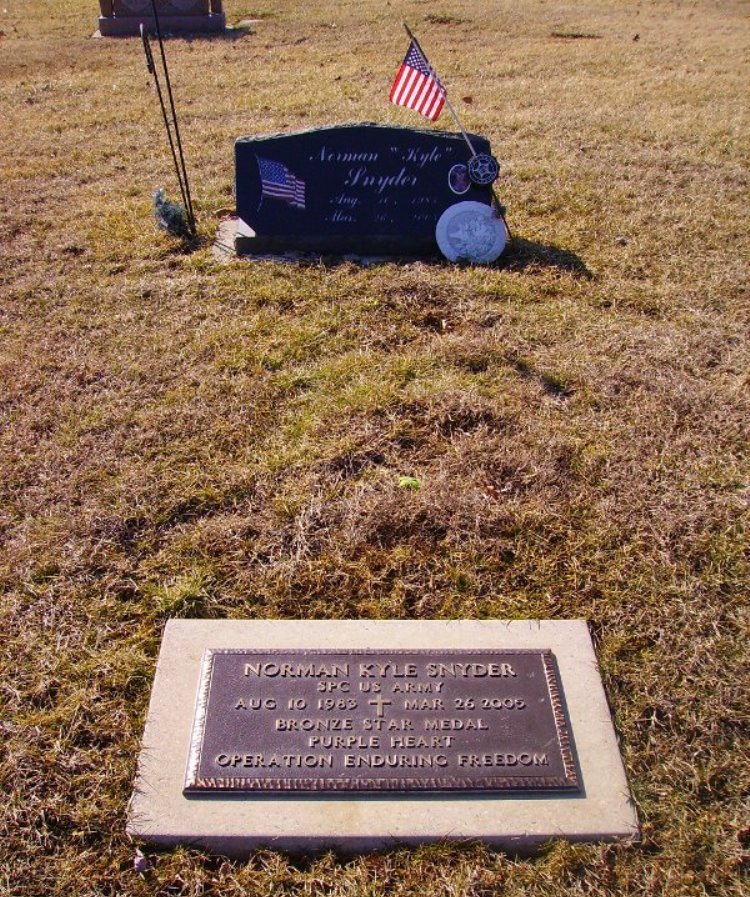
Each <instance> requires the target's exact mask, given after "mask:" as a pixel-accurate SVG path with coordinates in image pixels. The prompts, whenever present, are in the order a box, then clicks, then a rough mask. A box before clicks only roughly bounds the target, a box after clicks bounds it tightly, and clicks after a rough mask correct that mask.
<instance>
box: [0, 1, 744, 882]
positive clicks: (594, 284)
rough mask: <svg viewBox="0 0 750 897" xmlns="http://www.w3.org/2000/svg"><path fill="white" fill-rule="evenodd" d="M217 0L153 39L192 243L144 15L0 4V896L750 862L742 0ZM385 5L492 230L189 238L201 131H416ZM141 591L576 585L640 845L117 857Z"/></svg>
mask: <svg viewBox="0 0 750 897" xmlns="http://www.w3.org/2000/svg"><path fill="white" fill-rule="evenodd" d="M225 8H226V12H227V17H228V20H229V21H230V22H236V21H238V20H240V19H243V18H254V19H258V20H259V21H258V22H257V24H255V25H253V26H252V31H251V32H247V33H244V34H240V35H239V36H236V37H234V38H232V39H229V38H227V39H213V40H206V39H203V40H201V39H193V40H185V39H179V40H171V41H169V43H168V54H169V59H170V65H171V72H172V78H173V83H174V88H175V95H176V101H177V104H178V109H179V110H180V112H181V113H182V117H181V122H182V127H183V138H184V143H185V152H186V157H187V160H188V165H189V168H190V172H191V175H192V179H193V192H194V199H195V204H196V212H197V217H198V224H199V231H200V241H199V243H200V245H198V246H197V247H192V248H190V249H188V248H186V247H184V246H182V245H181V244H180V243H179V242H178V241H176V240H174V239H172V238H170V237H169V236H167V235H165V234H163V233H161V232H158V231H157V230H156V229H155V227H154V225H153V221H152V218H151V193H152V191H153V190H154V189H155V188H156V187H157V186H159V185H164V186H166V187H167V190H168V192H169V193H170V194H171V195H172V197H173V198H174V197H176V196H177V189H176V184H175V179H174V174H173V171H172V170H171V161H170V159H169V156H168V153H167V150H166V141H165V137H164V133H163V130H162V124H161V120H160V117H159V112H158V106H157V104H156V100H155V95H154V93H153V88H152V86H151V84H150V82H149V77H148V74H147V72H146V68H145V64H144V59H143V54H142V50H141V46H140V41H139V39H136V38H133V39H121V40H92V39H90V35H91V34H92V32H93V31H94V29H95V27H96V16H97V13H98V10H97V3H96V0H3V3H2V6H1V7H0V619H1V621H2V623H1V625H2V639H1V640H0V663H1V664H2V678H1V679H0V683H1V688H0V726H1V727H2V751H1V752H0V783H1V787H2V794H3V799H2V805H1V807H0V893H2V894H4V895H5V894H7V895H13V897H47V895H60V897H62V895H65V897H89V895H112V897H114V895H118V897H119V895H128V897H135V895H144V897H145V895H164V897H167V895H195V897H198V895H222V897H232V895H240V894H242V895H258V897H260V895H271V894H273V895H309V897H318V895H321V897H322V895H327V897H334V895H350V897H354V895H357V897H360V895H361V897H365V895H368V897H381V895H382V897H385V895H399V897H402V895H403V897H405V895H425V894H428V895H430V897H433V895H446V897H448V895H451V897H453V895H455V897H491V895H498V897H499V895H514V897H515V895H519V897H520V895H524V897H526V895H539V897H542V895H544V897H552V895H559V894H581V895H584V894H589V895H604V894H610V895H621V894H627V895H644V894H646V895H665V897H666V895H669V897H682V895H716V897H719V895H721V897H730V895H735V897H737V895H740V894H741V893H747V891H743V888H744V887H746V886H747V881H746V879H743V874H744V872H745V871H746V869H747V866H746V865H743V864H746V863H747V857H748V854H747V850H748V847H749V846H750V819H748V816H747V815H746V814H745V811H744V810H743V805H742V796H743V793H746V791H747V787H748V784H749V779H750V775H749V771H748V751H747V748H748V741H747V728H746V726H747V721H748V701H747V691H746V690H745V691H744V692H743V690H742V684H743V679H742V672H741V670H742V664H743V661H744V660H745V658H746V644H747V642H746V639H747V629H746V627H745V626H743V605H744V606H746V602H747V594H748V581H749V579H750V577H748V572H749V571H748V553H747V547H748V543H747V532H746V527H747V512H748V500H749V498H750V491H749V488H748V458H747V437H748V421H749V420H750V390H748V385H749V384H748V377H747V370H748V318H749V317H750V316H749V315H748V294H747V280H748V241H747V200H748V161H749V159H748V157H749V155H750V154H749V152H748V148H749V143H750V142H749V141H748V117H747V85H748V83H750V64H748V46H749V42H750V41H749V39H750V15H749V14H748V13H749V9H748V6H747V4H745V3H742V2H739V0H736V2H734V0H726V2H707V0H696V2H667V0H653V2H645V0H644V2H635V0H633V2H628V3H625V2H613V0H609V2H607V0H598V2H594V0H581V2H579V3H575V4H573V3H569V4H556V3H550V2H544V0H517V2H514V3H511V2H492V3H480V2H479V0H457V2H450V0H445V2H443V0H410V2H405V0H386V2H379V3H374V2H371V0H358V2H356V3H355V2H350V0H342V2H339V3H335V4H333V3H322V2H320V0H312V2H310V3H307V4H302V3H293V2H291V0H273V2H272V0H261V2H260V4H259V5H258V6H255V5H253V4H252V3H250V2H246V0H226V3H225ZM402 17H403V18H406V19H407V20H408V21H409V23H410V24H411V25H412V27H413V28H415V30H416V31H417V34H418V35H419V36H420V38H421V40H422V43H423V45H424V47H425V49H426V50H427V52H428V54H429V56H430V59H431V61H432V63H433V64H434V65H435V66H436V67H437V69H438V71H439V72H440V73H441V75H442V76H443V78H444V80H445V81H446V82H447V85H448V88H449V92H450V95H451V96H452V98H453V99H454V102H455V103H456V105H457V107H458V109H459V112H460V114H461V115H462V117H463V119H464V123H465V125H466V126H467V128H469V129H471V130H474V131H476V132H478V133H481V134H485V135H487V136H488V137H489V138H490V139H491V141H492V145H493V150H494V152H495V154H496V155H497V156H498V157H499V159H500V160H501V163H502V164H503V174H502V177H501V180H500V181H499V182H498V188H499V194H500V197H501V199H502V200H503V201H504V202H505V203H506V204H507V206H508V216H509V221H510V224H511V227H512V229H513V231H514V233H515V234H516V235H517V240H516V242H515V244H514V245H512V246H511V247H510V248H509V249H508V250H507V251H506V254H505V255H504V256H503V258H502V259H501V263H500V264H498V265H497V266H495V267H491V268H473V269H472V268H459V267H455V266H451V265H449V264H439V263H434V264H433V263H430V264H428V263H416V264H386V265H381V266H376V267H372V268H360V267H357V266H355V265H353V264H348V263H341V264H323V263H321V264H277V263H271V262H261V263H255V264H254V263H248V262H237V261H233V262H230V263H228V264H221V263H219V262H218V261H217V260H215V259H214V257H213V255H212V251H211V242H212V240H213V237H214V234H215V232H216V228H217V225H218V223H219V214H220V210H221V209H226V208H231V207H232V205H233V200H232V196H231V189H232V178H233V170H232V165H233V162H232V159H233V155H232V153H233V140H234V138H236V137H238V136H242V135H249V134H262V133H268V132H274V131H279V130H284V131H286V130H294V129H298V128H304V127H311V126H317V125H326V124H334V123H343V122H354V121H368V120H371V121H377V122H380V123H392V124H402V125H405V126H415V127H421V124H422V120H421V119H419V118H418V116H416V115H415V114H414V113H410V112H409V111H408V110H405V109H399V108H396V107H394V106H391V105H389V103H388V102H387V91H388V88H389V86H390V81H391V79H392V77H393V75H394V74H395V71H396V69H397V68H398V65H399V63H400V61H401V59H402V57H403V53H404V51H405V48H406V39H405V35H404V33H403V31H402V29H401V26H400V19H401V18H402ZM440 124H441V125H442V126H444V127H446V128H450V127H451V124H450V121H449V119H448V117H447V115H446V116H445V117H444V119H443V120H441V123H440ZM402 477H414V478H416V479H418V480H419V484H420V487H421V488H419V489H404V488H399V480H400V478H402ZM170 617H230V618H246V617H262V618H287V617H289V618H292V617H303V618H305V617H307V618H323V617H327V618H344V617H367V618H391V617H395V618H402V619H433V618H441V619H453V618H463V617H471V618H488V617H501V618H506V617H507V618H534V617H549V618H568V617H585V618H587V619H588V620H589V621H590V624H591V628H592V631H593V633H594V636H595V639H596V644H597V650H598V653H599V656H600V661H601V665H602V672H603V676H604V682H605V686H606V689H607V693H608V696H609V699H610V701H611V706H612V713H613V717H614V721H615V725H616V728H617V732H618V735H619V738H620V740H621V747H622V753H623V757H624V761H625V764H626V769H627V773H628V777H629V781H630V785H631V788H632V792H633V797H634V799H635V801H636V803H637V806H638V811H639V815H640V819H641V823H642V827H643V838H642V841H641V842H640V843H638V844H635V845H620V846H606V845H578V846H571V845H568V844H565V843H553V844H551V845H549V847H548V849H546V850H545V851H544V852H543V853H542V854H541V855H540V856H538V857H536V858H533V859H524V858H516V857H509V856H506V855H503V854H501V853H497V852H492V851H490V850H487V849H486V848H484V847H482V846H478V845H471V844H470V845H455V844H445V845H439V846H430V847H426V848H423V849H420V850H416V851H395V852H391V853H387V854H382V855H375V856H369V857H363V858H359V859H354V860H341V859H338V858H336V857H334V856H331V855H328V856H324V857H318V858H313V857H311V858H307V859H304V860H290V859H288V858H287V857H284V856H283V855H280V854H276V853H273V852H271V851H264V852H258V853H256V854H254V855H253V857H252V858H251V859H250V861H249V862H248V863H245V864H241V863H230V862H229V861H225V860H222V859H220V858H219V859H217V858H212V857H209V856H206V855H203V854H201V853H199V852H194V851H189V850H178V851H175V852H173V853H168V854H163V855H160V856H159V857H158V858H157V859H156V860H155V862H154V865H153V868H152V869H151V870H150V871H149V872H147V873H146V874H145V875H139V874H137V873H136V872H135V871H134V870H133V855H134V850H135V846H134V845H133V844H130V843H129V842H128V841H127V839H126V837H125V834H124V825H125V811H126V805H127V801H128V798H129V794H130V789H131V786H132V781H133V777H134V773H135V765H136V758H137V753H138V749H139V741H140V736H141V733H142V728H143V722H144V717H145V713H146V708H147V704H148V697H149V690H150V686H151V681H152V678H153V672H154V664H155V658H156V655H157V652H158V648H159V641H160V636H161V632H162V629H163V626H164V623H165V621H166V620H167V619H169V618H170ZM745 622H746V621H745ZM745 683H746V680H745Z"/></svg>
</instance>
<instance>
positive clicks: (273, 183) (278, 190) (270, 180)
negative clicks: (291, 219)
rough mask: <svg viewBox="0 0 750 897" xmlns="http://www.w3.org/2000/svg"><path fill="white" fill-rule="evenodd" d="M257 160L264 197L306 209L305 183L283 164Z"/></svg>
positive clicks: (269, 160) (257, 157)
mask: <svg viewBox="0 0 750 897" xmlns="http://www.w3.org/2000/svg"><path fill="white" fill-rule="evenodd" d="M255 158H256V159H257V160H258V168H259V169H260V185H261V192H262V194H263V196H269V197H272V198H273V199H280V200H282V202H285V203H286V204H287V205H290V206H294V207H295V208H298V209H304V208H305V182H304V181H303V180H302V179H301V178H298V177H297V176H296V175H294V174H292V172H291V171H289V169H288V168H287V167H286V165H282V163H281V162H274V161H272V160H271V159H261V157H260V156H256V157H255Z"/></svg>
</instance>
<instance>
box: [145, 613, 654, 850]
mask: <svg viewBox="0 0 750 897" xmlns="http://www.w3.org/2000/svg"><path fill="white" fill-rule="evenodd" d="M128 831H129V833H130V834H131V835H132V836H133V837H135V838H138V839H142V840H144V841H146V842H148V843H152V844H157V845H162V846H170V845H177V844H191V845H196V846H202V847H205V848H207V849H209V850H214V851H216V852H220V853H225V854H229V855H231V856H238V857H242V856H247V855H248V853H249V852H250V851H251V850H252V849H253V848H255V847H260V846H271V847H275V848H278V849H282V850H289V851H294V852H306V851H312V850H320V849H328V848H333V849H338V850H341V851H344V852H347V851H348V852H358V851H366V850H372V849H378V848H385V847H388V846H393V845H395V844H419V843H424V842H428V841H437V840H442V839H445V838H456V839H466V838H470V839H481V840H483V841H486V842H487V843H489V844H493V845H495V846H499V847H503V848H506V849H512V850H518V851H531V850H533V849H534V848H536V847H538V846H539V845H541V844H542V843H544V842H545V841H547V840H549V839H550V838H553V837H563V838H568V839H572V840H618V839H629V838H633V837H635V836H636V835H637V832H638V825H637V819H636V816H635V812H634V809H633V805H632V802H631V801H630V799H629V796H628V789H627V782H626V780H625V774H624V771H623V767H622V762H621V760H620V756H619V751H618V748H617V742H616V739H615V734H614V731H613V728H612V722H611V719H610V715H609V710H608V706H607V701H606V698H605V695H604V691H603V689H602V685H601V681H600V678H599V674H598V672H597V667H596V659H595V656H594V652H593V647H592V644H591V639H590V637H589V634H588V629H587V626H586V624H585V622H584V621H580V620H576V621H530V622H529V621H524V622H518V621H512V622H509V621H501V620H490V621H458V622H442V621H429V622H411V621H409V622H405V621H358V620H344V621H298V620H297V621H209V620H205V621H204V620H175V621H170V622H169V623H168V625H167V627H166V630H165V634H164V639H163V642H162V648H161V652H160V655H159V661H158V664H157V671H156V678H155V681H154V687H153V691H152V697H151V705H150V709H149V715H148V719H147V723H146V730H145V733H144V737H143V746H142V751H141V756H140V760H139V765H138V775H137V780H136V786H135V791H134V794H133V798H132V801H131V805H130V808H129V814H128Z"/></svg>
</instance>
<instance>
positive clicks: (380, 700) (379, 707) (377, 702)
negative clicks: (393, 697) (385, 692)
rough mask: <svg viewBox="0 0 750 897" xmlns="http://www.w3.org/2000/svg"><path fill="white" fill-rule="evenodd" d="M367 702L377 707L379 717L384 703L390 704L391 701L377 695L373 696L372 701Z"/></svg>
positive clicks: (381, 714)
mask: <svg viewBox="0 0 750 897" xmlns="http://www.w3.org/2000/svg"><path fill="white" fill-rule="evenodd" d="M367 703H368V704H374V705H375V707H376V709H377V713H378V716H379V717H381V716H383V707H384V706H385V705H386V704H392V703H393V701H386V700H385V699H384V698H383V696H382V695H378V696H377V698H374V699H373V700H372V701H368V702H367Z"/></svg>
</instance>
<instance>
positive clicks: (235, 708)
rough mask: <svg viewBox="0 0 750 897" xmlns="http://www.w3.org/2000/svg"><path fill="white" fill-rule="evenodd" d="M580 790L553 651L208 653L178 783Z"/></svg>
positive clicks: (255, 787) (228, 787)
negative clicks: (185, 761) (187, 755)
mask: <svg viewBox="0 0 750 897" xmlns="http://www.w3.org/2000/svg"><path fill="white" fill-rule="evenodd" d="M487 790H492V791H497V790H503V791H506V790H514V791H539V790H546V791H576V790H578V779H577V774H576V766H575V762H574V758H573V754H572V750H571V746H570V739H569V736H568V731H567V726H566V720H565V714H564V708H563V702H562V696H561V690H560V684H559V681H558V677H557V673H556V669H555V661H554V657H553V654H552V652H551V651H548V650H503V651H488V650H481V651H430V650H413V651H388V652H383V651H364V650H360V651H347V652H343V651H324V650H305V651H262V650H241V649H230V650H227V649H224V650H210V649H209V650H207V651H206V652H205V655H204V658H203V664H202V671H201V683H200V688H199V695H198V700H197V706H196V713H195V719H194V723H193V736H192V745H191V752H190V759H189V762H188V770H187V777H186V784H185V792H186V793H188V794H191V793H192V794H195V793H201V792H205V791H240V792H249V791H316V792H329V791H487Z"/></svg>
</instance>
